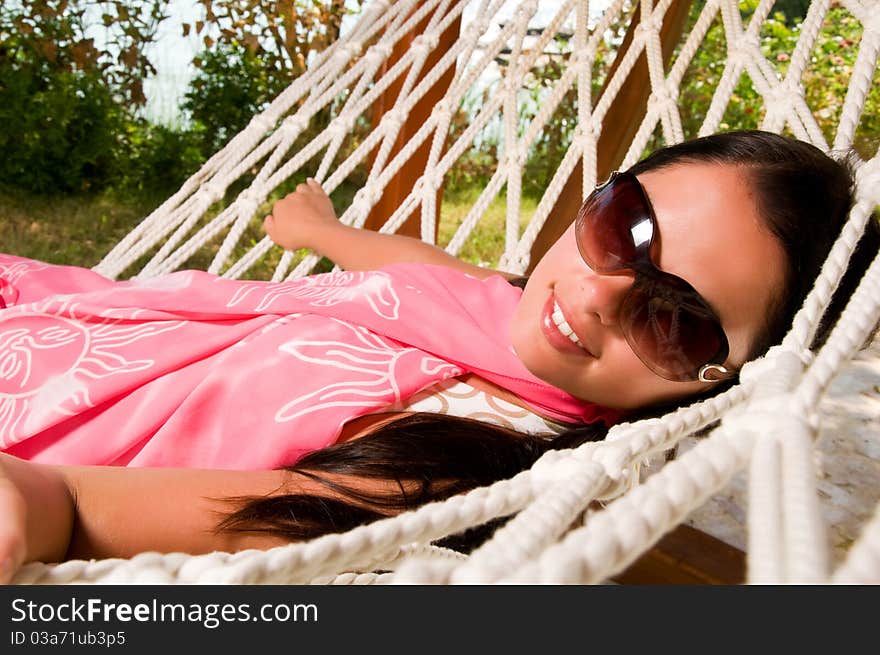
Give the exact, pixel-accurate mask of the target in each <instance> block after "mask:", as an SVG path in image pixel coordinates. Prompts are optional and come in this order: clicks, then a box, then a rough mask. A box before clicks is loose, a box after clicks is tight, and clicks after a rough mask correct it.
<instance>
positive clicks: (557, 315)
mask: <svg viewBox="0 0 880 655" xmlns="http://www.w3.org/2000/svg"><path fill="white" fill-rule="evenodd" d="M551 317H552V318H553V323H554V325H556V327H557V328H559V331H560V332H561V333H562V334H563V335H565V336H566V337H568V339H569V340H570V341H571V342H572V343H574V344H577V345H578V346H579V347H580V348H583V349H584V350H586V348H585V347H584V344H582V343H581V341H580V339H578V337H577V335H576V334H575V333H574V330H572V329H571V326H570V325H569V324H568V321H566V320H565V316H563V314H562V310H561V309H560V308H559V305H557V304H556V301H555V300H554V301H553V314H552V315H551Z"/></svg>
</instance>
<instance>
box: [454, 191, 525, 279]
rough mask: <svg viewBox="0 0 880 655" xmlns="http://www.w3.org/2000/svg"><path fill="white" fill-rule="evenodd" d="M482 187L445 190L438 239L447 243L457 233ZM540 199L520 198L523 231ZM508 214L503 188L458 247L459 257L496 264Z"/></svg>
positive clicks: (476, 262) (487, 264) (483, 264)
mask: <svg viewBox="0 0 880 655" xmlns="http://www.w3.org/2000/svg"><path fill="white" fill-rule="evenodd" d="M481 190H482V189H479V188H473V189H467V190H464V191H456V192H449V193H446V194H445V195H444V197H443V203H442V205H441V207H440V227H439V229H438V235H437V243H438V244H439V245H441V246H446V245H447V244H448V243H449V241H450V240H451V239H452V237H453V235H454V234H455V231H456V229H457V228H458V226H459V225H461V223H462V221H464V219H465V217H466V216H467V214H468V212H469V211H470V210H471V207H473V205H474V203H476V201H477V198H478V196H479V193H480V191H481ZM537 204H538V201H537V199H535V198H531V197H524V198H522V200H521V201H520V208H519V224H520V234H522V230H523V229H524V228H525V226H526V225H527V224H528V222H529V220H531V218H532V215H533V214H534V213H535V208H536V207H537ZM506 214H507V199H506V194H505V193H504V191H503V190H502V192H501V193H500V194H499V195H498V196H496V197H495V198H494V200H493V201H492V203H491V204H490V205H489V207H488V209H487V210H486V212H485V213H484V214H483V216H482V217H481V218H480V220H479V222H478V223H477V225H476V227H475V228H474V231H473V232H472V233H471V234H470V236H469V237H468V238H467V241H466V242H465V244H464V246H463V247H462V249H461V251H459V253H458V256H459V258H461V259H463V260H464V261H467V262H470V263H472V264H478V265H480V266H487V267H489V268H496V267H497V266H498V260H499V259H500V258H501V255H502V254H503V253H504V232H505V221H506Z"/></svg>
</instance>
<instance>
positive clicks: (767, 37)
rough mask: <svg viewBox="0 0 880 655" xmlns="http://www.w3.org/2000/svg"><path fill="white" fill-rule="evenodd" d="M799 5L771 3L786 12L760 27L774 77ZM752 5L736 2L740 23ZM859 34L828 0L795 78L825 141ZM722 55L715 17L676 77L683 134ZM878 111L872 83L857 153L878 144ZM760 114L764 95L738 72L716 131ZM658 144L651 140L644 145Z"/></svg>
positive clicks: (696, 123)
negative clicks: (809, 51)
mask: <svg viewBox="0 0 880 655" xmlns="http://www.w3.org/2000/svg"><path fill="white" fill-rule="evenodd" d="M704 4H705V3H704V2H695V3H694V5H693V7H692V9H691V15H690V17H689V23H690V25H693V23H695V22H696V20H697V18H698V17H699V12H700V10H701V9H702V7H703V5H704ZM801 4H802V3H800V4H799V3H798V2H795V1H791V2H787V3H783V2H779V3H777V5H776V7H775V8H776V9H785V10H786V11H788V13H787V14H786V13H782V11H777V12H776V13H774V14H773V15H772V16H770V17H769V18H768V19H767V21H766V22H765V23H764V26H763V28H762V31H761V50H762V51H763V53H764V56H765V57H767V59H768V60H769V61H770V62H771V63H772V64H773V65H774V66H776V69H777V71H778V75H779V77H780V79H781V78H782V77H783V76H784V75H785V73H786V71H787V69H788V65H789V61H790V55H791V53H792V52H793V51H794V48H795V45H796V43H797V39H798V37H799V36H800V29H801V25H800V23H799V22H797V21H798V19H801V18H802V17H803V15H804V13H805V8H804V7H801ZM757 5H758V2H757V0H741V2H740V3H739V6H740V12H741V14H742V16H743V21H744V22H747V21H748V20H749V18H750V17H751V15H752V14H753V13H754V11H755V9H756V8H757ZM690 25H689V26H690ZM861 32H862V28H861V25H860V23H859V22H858V21H857V20H855V18H854V17H853V16H851V15H850V14H849V13H848V12H847V11H846V10H845V9H844V8H843V7H842V6H841V5H840V4H839V3H833V5H832V7H831V8H830V10H829V12H828V14H827V15H826V17H825V22H824V23H823V25H822V29H821V30H820V32H819V35H818V39H817V43H816V46H815V48H814V54H813V56H812V59H811V61H810V63H809V65H808V66H807V69H806V71H805V73H804V76H803V79H802V80H801V82H802V84H803V87H804V95H805V98H806V101H807V104H808V105H809V106H810V108H811V109H812V111H813V112H814V114H815V115H816V117H817V121H818V123H819V127H820V128H821V129H822V131H823V133H824V135H825V138H826V140H827V141H828V142H829V143H832V142H833V138H834V133H835V132H836V129H837V124H838V122H839V119H840V113H841V110H842V107H843V100H844V97H845V96H846V91H847V88H848V87H849V84H850V76H851V74H852V67H853V64H854V63H855V59H856V56H857V52H858V47H857V45H858V43H859V41H860V39H861ZM726 55H727V44H726V42H725V39H724V30H723V27H722V26H721V23H720V19H718V18H716V20H715V21H714V23H713V24H712V27H711V28H710V29H709V32H708V33H707V34H706V39H705V41H704V43H703V45H702V47H701V48H700V50H699V51H698V52H697V55H696V56H695V57H694V59H693V61H692V62H691V65H690V67H689V68H688V72H687V73H686V74H685V77H684V79H683V80H682V84H681V95H680V100H681V102H680V103H679V107H680V109H681V115H682V127H683V129H684V134H685V137H686V138H689V137H692V136H696V135H697V133H698V131H699V128H700V126H701V125H702V123H703V120H704V119H705V116H706V113H707V111H708V108H709V105H710V103H711V101H712V95H713V93H714V91H715V88H716V87H717V85H718V82H719V81H720V78H721V74H722V72H723V71H724V66H725V63H726ZM878 109H880V86H878V84H877V83H876V82H875V84H874V85H873V86H872V89H871V91H870V92H869V94H868V98H867V100H866V104H865V109H864V111H863V112H862V117H863V118H862V122H861V125H860V129H859V131H858V132H857V134H856V138H855V142H854V144H853V147H854V149H855V150H856V151H857V152H859V153H860V154H861V155H862V156H863V157H869V156H872V155H873V154H874V153H875V152H876V150H877V145H878V142H880V141H878V140H880V117H878V113H880V112H878ZM764 113H765V106H764V99H763V98H762V97H761V96H760V95H759V94H758V93H757V91H755V89H754V86H753V83H752V81H751V80H750V79H749V78H748V75H747V74H746V73H743V75H742V76H741V78H740V79H739V80H738V81H737V85H736V87H735V88H734V92H733V95H732V96H731V98H730V103H729V105H728V107H727V109H726V110H725V113H724V116H723V119H722V122H721V123H720V124H719V129H721V130H723V131H727V130H736V129H749V128H756V127H758V126H759V125H760V121H761V119H762V118H763V116H764ZM658 145H659V143H656V142H655V143H654V144H652V146H651V148H650V149H653V148H654V147H657V146H658Z"/></svg>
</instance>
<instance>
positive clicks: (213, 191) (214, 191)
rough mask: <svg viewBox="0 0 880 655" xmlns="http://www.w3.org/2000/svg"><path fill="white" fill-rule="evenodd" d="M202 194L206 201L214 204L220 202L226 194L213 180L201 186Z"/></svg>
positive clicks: (223, 187) (220, 185)
mask: <svg viewBox="0 0 880 655" xmlns="http://www.w3.org/2000/svg"><path fill="white" fill-rule="evenodd" d="M202 193H203V194H204V195H205V197H206V198H207V199H208V202H209V203H215V202H217V201H218V200H220V199H221V198H222V197H223V195H224V194H225V193H226V187H225V186H224V185H222V184H220V183H218V182H215V181H214V180H211V181H210V182H205V183H204V184H203V185H202Z"/></svg>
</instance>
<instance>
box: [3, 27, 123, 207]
mask: <svg viewBox="0 0 880 655" xmlns="http://www.w3.org/2000/svg"><path fill="white" fill-rule="evenodd" d="M19 38H21V37H16V36H14V37H12V39H11V42H12V43H11V45H12V46H13V47H14V46H15V45H16V41H17V39H19ZM10 52H11V49H10V48H6V47H4V48H3V49H2V50H0V124H2V125H3V129H2V130H0V150H2V152H3V158H2V159H0V184H3V185H6V186H11V187H16V188H21V189H23V190H27V191H31V192H34V193H59V192H62V193H68V192H77V191H86V190H94V189H99V188H102V187H103V186H106V184H107V183H108V182H109V180H110V177H111V174H112V172H113V168H114V167H113V160H114V157H115V153H116V147H117V141H116V137H117V134H118V132H119V130H120V129H121V127H122V124H123V117H122V114H121V111H120V108H119V105H118V104H117V103H116V101H115V100H114V98H113V95H112V90H111V89H110V88H109V86H108V85H107V84H106V82H105V80H104V79H103V78H102V77H101V76H100V74H98V73H96V72H93V71H82V70H64V69H61V70H59V69H58V68H56V67H54V66H52V65H51V63H50V62H47V61H45V60H41V59H40V58H39V57H38V55H37V54H36V53H34V52H28V51H22V52H19V53H18V54H17V55H16V56H15V58H13V57H12V56H10Z"/></svg>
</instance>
